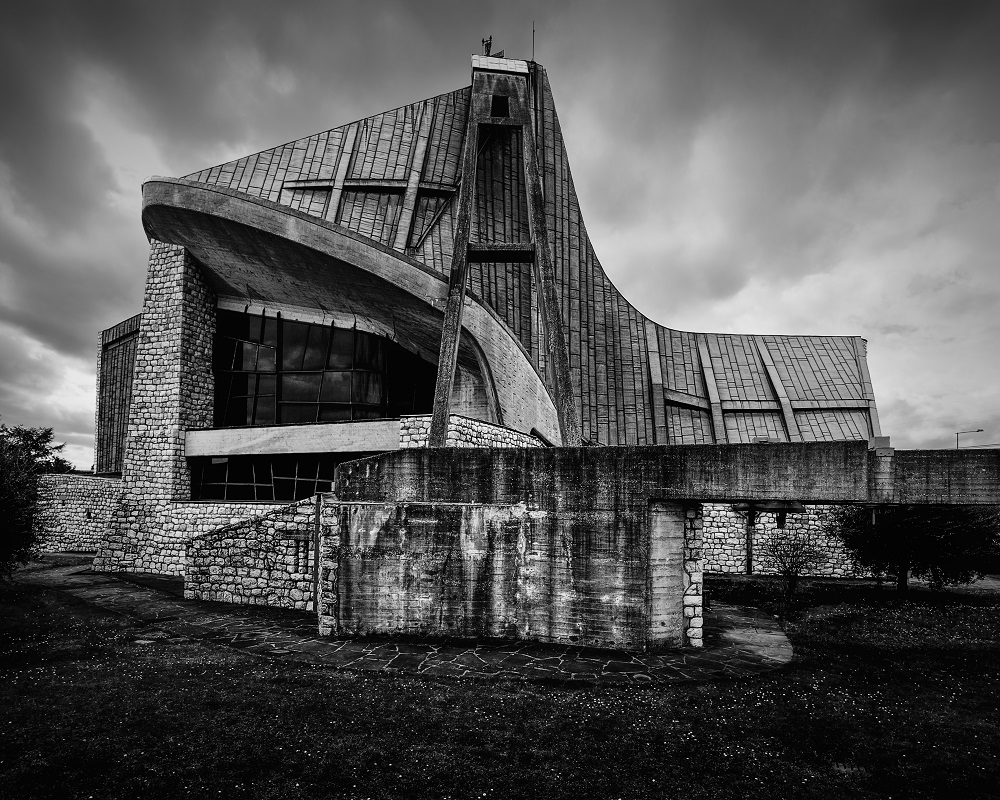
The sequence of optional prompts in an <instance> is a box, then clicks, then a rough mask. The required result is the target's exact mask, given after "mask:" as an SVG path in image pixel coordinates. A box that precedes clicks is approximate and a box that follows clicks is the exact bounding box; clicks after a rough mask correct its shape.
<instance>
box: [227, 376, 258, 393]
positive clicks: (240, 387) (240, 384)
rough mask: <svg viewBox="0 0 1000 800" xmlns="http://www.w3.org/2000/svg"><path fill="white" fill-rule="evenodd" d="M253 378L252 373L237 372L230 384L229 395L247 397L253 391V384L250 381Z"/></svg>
mask: <svg viewBox="0 0 1000 800" xmlns="http://www.w3.org/2000/svg"><path fill="white" fill-rule="evenodd" d="M251 380H253V376H252V375H245V374H239V373H237V374H235V375H233V379H232V382H231V383H230V385H229V396H230V397H246V396H247V395H248V394H250V393H251V391H253V389H252V388H251V387H252V384H251V383H250V381H251Z"/></svg>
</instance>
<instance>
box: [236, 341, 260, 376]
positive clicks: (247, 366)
mask: <svg viewBox="0 0 1000 800" xmlns="http://www.w3.org/2000/svg"><path fill="white" fill-rule="evenodd" d="M233 369H235V370H242V371H243V372H253V371H254V370H255V369H257V345H255V344H250V342H240V343H239V344H237V345H236V358H235V359H234V360H233Z"/></svg>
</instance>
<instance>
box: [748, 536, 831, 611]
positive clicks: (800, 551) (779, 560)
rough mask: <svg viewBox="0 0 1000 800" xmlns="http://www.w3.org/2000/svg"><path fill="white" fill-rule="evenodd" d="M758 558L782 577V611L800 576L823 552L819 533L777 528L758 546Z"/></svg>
mask: <svg viewBox="0 0 1000 800" xmlns="http://www.w3.org/2000/svg"><path fill="white" fill-rule="evenodd" d="M759 552H760V555H761V561H762V562H764V564H766V565H767V566H769V567H770V568H772V569H773V570H774V571H775V572H777V573H778V575H780V576H781V578H782V583H783V590H784V591H783V600H784V608H785V615H787V614H788V612H789V611H790V610H791V603H792V600H793V598H794V596H795V592H796V590H797V589H798V585H799V579H800V578H801V577H802V575H804V574H805V573H807V572H809V571H811V570H813V569H815V568H816V567H818V566H819V565H820V564H821V563H823V560H824V558H825V556H826V551H825V550H824V548H823V545H822V543H821V542H819V541H818V537H817V536H816V535H815V534H813V533H811V532H810V531H807V530H797V529H790V528H778V529H776V530H775V531H774V533H773V534H772V536H771V537H770V538H769V539H766V540H765V541H764V542H762V543H761V545H760V547H759Z"/></svg>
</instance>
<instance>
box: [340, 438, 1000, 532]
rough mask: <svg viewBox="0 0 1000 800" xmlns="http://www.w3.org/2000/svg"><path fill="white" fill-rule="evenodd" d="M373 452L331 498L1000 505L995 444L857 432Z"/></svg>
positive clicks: (589, 504)
mask: <svg viewBox="0 0 1000 800" xmlns="http://www.w3.org/2000/svg"><path fill="white" fill-rule="evenodd" d="M884 444H885V443H884V442H876V445H884ZM377 458H379V459H380V462H379V465H378V468H377V469H367V468H365V467H364V466H362V467H360V468H341V469H338V472H337V482H336V492H337V496H338V497H340V498H341V499H343V500H367V501H377V500H384V501H386V502H395V501H403V500H406V501H414V500H419V501H422V502H435V501H445V500H446V501H450V502H469V503H518V502H524V497H522V494H523V492H524V491H525V487H526V486H534V487H543V488H544V491H545V492H546V493H552V492H555V493H557V494H559V496H560V502H561V504H562V505H564V506H566V507H574V506H576V505H579V506H580V507H581V508H588V509H591V510H594V511H595V512H596V511H599V510H604V511H606V512H607V513H616V514H617V513H620V511H621V509H625V508H627V507H634V508H639V507H642V508H645V505H646V504H647V503H648V502H649V501H650V500H669V501H691V502H741V501H743V502H752V501H778V500H780V501H792V500H795V501H798V502H801V503H807V504H827V503H844V504H894V503H895V504H900V503H901V504H913V505H1000V450H979V451H968V450H905V451H894V450H892V448H889V447H885V446H876V447H875V448H873V449H870V448H869V444H868V442H861V441H858V442H810V443H781V444H728V445H677V446H651V447H579V448H577V447H556V448H544V449H537V450H475V449H467V450H465V449H463V450H460V451H459V450H447V451H430V450H423V451H400V452H398V453H394V454H392V455H389V456H382V457H377ZM355 463H358V462H355ZM360 463H361V464H362V465H363V464H364V463H365V462H360ZM539 491H542V489H539Z"/></svg>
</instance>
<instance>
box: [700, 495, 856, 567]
mask: <svg viewBox="0 0 1000 800" xmlns="http://www.w3.org/2000/svg"><path fill="white" fill-rule="evenodd" d="M830 508H831V506H822V505H817V506H807V507H806V512H805V513H804V514H788V516H787V519H786V521H785V528H784V530H785V531H787V532H789V533H790V534H793V535H802V536H807V537H808V538H809V540H810V541H811V542H813V543H815V544H816V546H817V547H818V548H820V549H821V550H822V551H823V553H824V554H825V557H824V558H823V560H822V561H821V562H820V563H819V564H818V565H817V566H816V567H815V568H813V569H810V570H808V571H807V572H806V574H807V575H811V576H815V577H828V578H857V577H863V576H864V575H865V574H866V573H863V572H859V571H857V570H856V569H855V567H854V563H853V561H852V560H851V555H850V553H849V552H848V551H847V549H846V548H845V547H844V545H843V543H842V542H840V541H839V540H838V539H837V538H836V537H833V536H829V535H828V534H826V533H824V531H823V526H824V523H825V520H826V517H827V515H828V514H829V509H830ZM703 516H704V552H705V570H706V571H707V572H721V573H741V574H742V573H746V572H747V554H748V548H747V514H746V512H738V511H733V510H732V505H731V504H723V503H705V504H704V506H703ZM780 531H781V529H779V528H778V523H777V520H776V516H775V515H774V514H769V513H762V514H759V515H758V516H757V519H756V520H755V522H754V526H753V532H752V541H751V543H750V558H751V561H752V572H753V573H754V574H758V575H773V574H774V573H775V571H776V570H775V567H774V563H773V560H772V559H771V557H770V554H769V544H770V542H771V541H772V540H773V538H774V537H775V536H776V535H778V534H779V533H780Z"/></svg>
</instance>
